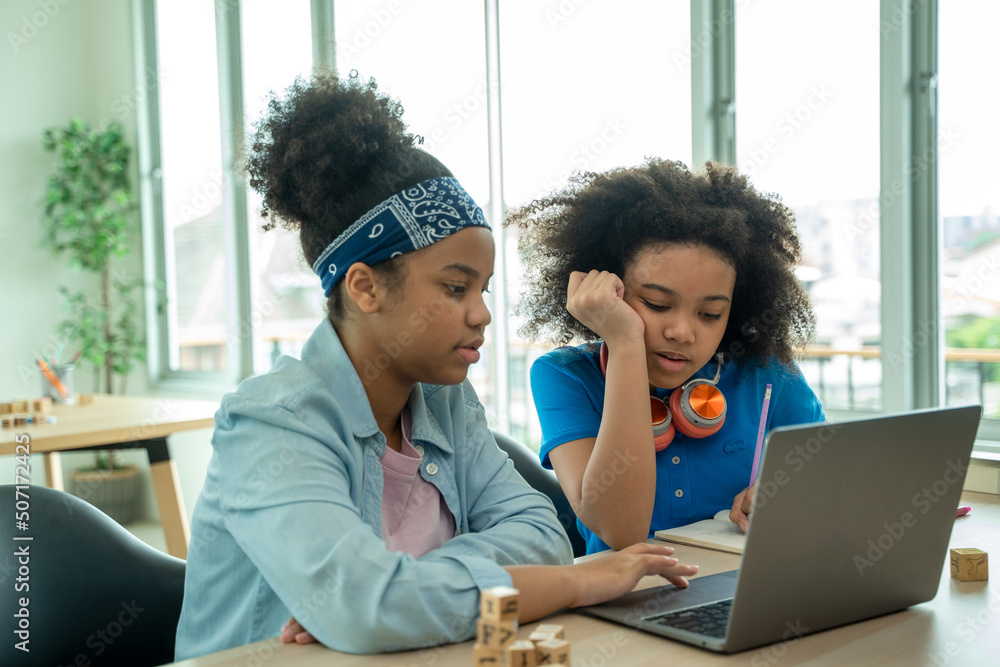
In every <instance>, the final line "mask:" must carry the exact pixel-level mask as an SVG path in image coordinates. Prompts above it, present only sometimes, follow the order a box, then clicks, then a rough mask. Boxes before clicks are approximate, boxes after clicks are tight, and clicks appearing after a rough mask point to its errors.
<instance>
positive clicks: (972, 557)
mask: <svg viewBox="0 0 1000 667" xmlns="http://www.w3.org/2000/svg"><path fill="white" fill-rule="evenodd" d="M950 554H951V576H952V577H954V578H955V579H958V580H959V581H986V580H987V579H989V563H988V556H989V554H987V553H986V552H985V551H983V550H981V549H952V550H951V551H950Z"/></svg>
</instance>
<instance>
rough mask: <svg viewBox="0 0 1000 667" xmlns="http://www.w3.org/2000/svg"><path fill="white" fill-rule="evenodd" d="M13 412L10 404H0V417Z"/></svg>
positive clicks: (12, 406) (12, 405)
mask: <svg viewBox="0 0 1000 667" xmlns="http://www.w3.org/2000/svg"><path fill="white" fill-rule="evenodd" d="M13 411H14V404H13V403H11V402H9V401H8V402H6V403H0V415H9V414H10V413H11V412H13Z"/></svg>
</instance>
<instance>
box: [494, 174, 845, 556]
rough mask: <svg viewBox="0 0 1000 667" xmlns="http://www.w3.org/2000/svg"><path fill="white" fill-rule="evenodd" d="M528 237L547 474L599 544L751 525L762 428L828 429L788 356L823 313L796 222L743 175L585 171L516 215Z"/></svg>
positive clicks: (536, 387) (522, 241)
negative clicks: (684, 529)
mask: <svg viewBox="0 0 1000 667" xmlns="http://www.w3.org/2000/svg"><path fill="white" fill-rule="evenodd" d="M505 224H508V225H513V226H516V227H517V228H518V229H519V235H520V236H519V247H520V250H521V252H522V254H523V258H524V263H525V267H526V274H525V276H526V277H525V281H526V283H527V288H526V289H527V291H526V294H525V296H524V299H523V300H522V302H521V304H520V305H519V312H522V313H523V314H525V315H527V317H528V319H527V321H526V323H525V325H524V326H523V327H522V328H521V330H520V332H521V333H522V335H525V336H527V337H528V338H548V339H549V340H551V341H552V342H555V343H556V344H559V345H566V344H567V343H569V342H570V341H572V340H573V339H582V340H584V341H588V342H585V343H584V344H583V345H579V346H576V347H559V348H557V349H555V350H553V351H552V352H550V353H548V354H546V355H544V356H542V357H541V358H539V359H538V360H537V361H536V362H535V363H534V364H533V365H532V368H531V388H532V393H533V395H534V401H535V406H536V408H537V410H538V416H539V420H540V422H541V427H542V447H541V451H540V456H541V459H542V464H543V465H545V466H547V467H550V468H552V469H554V470H555V472H556V475H557V476H558V477H559V482H560V484H561V485H562V487H563V489H564V490H565V492H566V495H567V497H568V499H569V501H570V503H571V504H572V506H573V508H574V509H575V510H576V513H577V517H578V524H579V528H580V531H581V533H582V534H583V536H584V538H585V539H586V540H587V546H588V551H589V552H595V551H601V550H603V549H607V548H609V547H612V548H615V549H622V548H625V547H628V546H629V545H632V544H636V543H640V542H643V541H645V540H646V539H647V538H648V537H651V536H652V534H653V532H655V531H656V530H659V529H663V528H671V527H675V526H681V525H685V524H688V523H693V522H695V521H699V520H701V519H707V518H711V517H712V516H713V515H715V514H716V513H717V512H719V511H720V510H724V509H729V510H730V514H729V516H730V519H731V520H732V521H733V522H735V523H737V524H739V525H740V527H741V528H743V529H744V530H746V525H747V519H748V517H747V514H748V513H749V511H750V501H751V499H752V491H751V490H749V489H747V485H748V483H749V481H750V470H751V467H752V463H753V458H754V452H755V445H756V437H757V431H758V427H759V426H760V418H761V412H762V404H763V400H764V396H765V392H766V391H768V387H770V399H769V406H770V408H769V410H768V412H767V416H766V429H767V430H770V429H771V428H774V427H776V426H783V425H787V424H798V423H807V422H816V421H823V420H824V419H825V417H824V414H823V409H822V407H821V406H820V403H819V400H818V399H817V397H816V395H815V394H814V393H813V391H812V390H811V389H810V388H809V386H808V385H807V384H806V382H805V379H804V378H803V377H802V374H801V372H800V370H799V368H798V367H797V365H796V364H795V361H794V352H795V350H797V349H799V348H800V347H801V346H802V345H803V344H804V343H805V342H806V341H807V340H808V339H809V337H810V336H811V334H812V331H813V330H814V321H815V320H814V316H813V313H812V310H811V308H810V305H809V299H808V297H807V295H806V293H805V291H804V289H803V288H802V286H801V284H800V283H799V282H798V280H797V279H796V277H795V275H794V272H793V268H794V265H795V263H796V261H797V260H798V259H799V257H800V246H799V240H798V237H797V236H796V232H795V226H794V219H793V215H792V212H791V211H790V210H789V209H788V208H787V207H785V206H784V205H782V204H781V202H780V201H779V200H778V198H777V197H775V196H771V195H764V194H761V193H759V192H757V191H756V190H755V189H754V188H753V187H752V186H751V185H750V184H749V183H748V182H747V179H746V178H745V177H743V176H740V175H739V174H738V173H737V172H736V171H735V170H734V169H732V168H730V167H725V166H722V165H719V164H715V163H711V162H710V163H708V164H706V170H705V172H704V173H698V174H695V173H691V172H690V171H688V169H687V168H686V167H685V166H684V165H683V164H681V163H679V162H667V161H663V160H658V159H649V160H647V161H646V162H645V163H644V164H642V165H641V166H638V167H635V168H629V169H615V170H612V171H609V172H606V173H599V174H598V173H583V174H578V175H576V176H575V177H574V178H573V180H572V182H571V183H570V185H569V186H568V187H567V188H566V189H564V190H562V191H560V192H556V193H554V194H552V195H550V196H548V197H546V198H544V199H541V200H538V201H535V202H532V203H531V204H530V205H528V206H525V207H523V208H521V209H519V210H516V211H514V212H512V213H510V214H509V215H508V218H507V222H506V223H505Z"/></svg>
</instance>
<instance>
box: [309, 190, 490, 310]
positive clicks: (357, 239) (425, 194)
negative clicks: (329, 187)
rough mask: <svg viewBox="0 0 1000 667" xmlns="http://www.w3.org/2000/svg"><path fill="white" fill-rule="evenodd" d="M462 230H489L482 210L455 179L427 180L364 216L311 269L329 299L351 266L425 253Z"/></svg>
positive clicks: (322, 254) (384, 202)
mask: <svg viewBox="0 0 1000 667" xmlns="http://www.w3.org/2000/svg"><path fill="white" fill-rule="evenodd" d="M466 227H486V228H487V229H490V226H489V224H487V222H486V218H485V217H483V211H482V209H480V208H479V207H478V206H476V202H474V201H473V200H472V197H470V196H469V193H468V192H466V191H465V190H464V189H463V188H462V186H461V185H459V183H458V180H456V179H454V178H432V179H430V180H429V181H424V182H422V183H417V184H416V185H414V186H413V187H411V188H407V189H406V190H403V191H402V192H398V193H396V194H394V195H393V196H391V197H389V198H388V199H386V200H385V201H383V202H381V203H380V204H378V205H377V206H375V208H373V209H371V210H370V211H368V212H367V213H365V214H364V215H363V216H361V218H359V219H358V220H357V221H356V222H355V223H354V224H352V225H351V226H350V227H348V228H347V229H346V230H344V232H343V233H341V234H340V236H338V237H337V238H336V239H334V241H333V243H331V244H330V245H328V246H327V247H326V249H325V250H324V251H323V252H322V253H320V256H319V258H317V259H316V262H315V263H314V264H313V267H312V268H313V271H314V272H315V273H316V275H318V276H319V277H320V280H321V281H322V283H323V289H324V290H325V292H326V296H330V294H332V293H333V288H334V287H336V286H337V283H339V282H340V280H341V278H343V277H344V276H345V275H346V274H347V269H348V268H350V266H351V264H354V263H355V262H364V263H365V264H367V265H369V266H372V265H375V264H378V263H379V262H384V261H385V260H387V259H392V258H393V257H396V256H398V255H402V254H404V253H408V252H413V251H414V250H419V249H420V248H426V247H427V246H429V245H431V244H432V243H437V242H438V241H440V240H441V239H445V238H447V237H449V236H451V235H452V234H454V233H455V232H457V231H459V230H460V229H464V228H466Z"/></svg>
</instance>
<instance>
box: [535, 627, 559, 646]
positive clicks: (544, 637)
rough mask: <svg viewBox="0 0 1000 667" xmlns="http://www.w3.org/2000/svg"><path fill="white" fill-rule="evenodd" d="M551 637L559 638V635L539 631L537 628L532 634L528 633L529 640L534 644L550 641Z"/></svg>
mask: <svg viewBox="0 0 1000 667" xmlns="http://www.w3.org/2000/svg"><path fill="white" fill-rule="evenodd" d="M550 639H559V637H556V636H555V635H554V634H552V633H551V632H539V631H538V630H535V631H534V632H532V633H531V634H530V635H528V641H530V642H532V643H534V644H537V643H538V642H544V641H548V640H550Z"/></svg>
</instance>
